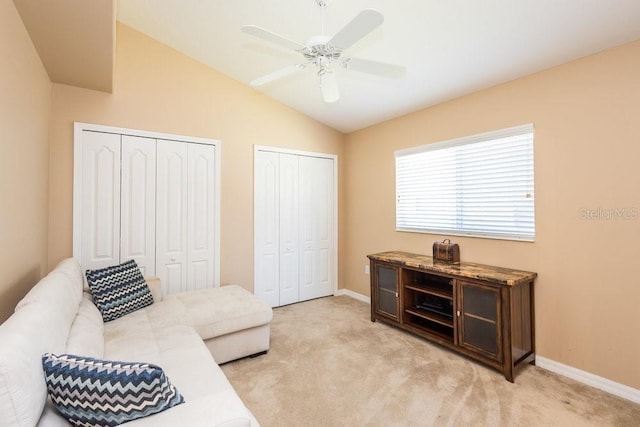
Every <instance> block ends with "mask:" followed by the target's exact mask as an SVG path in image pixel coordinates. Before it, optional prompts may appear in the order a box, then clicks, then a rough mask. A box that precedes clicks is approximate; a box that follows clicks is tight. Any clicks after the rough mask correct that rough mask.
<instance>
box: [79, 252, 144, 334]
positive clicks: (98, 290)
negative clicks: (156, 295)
mask: <svg viewBox="0 0 640 427" xmlns="http://www.w3.org/2000/svg"><path fill="white" fill-rule="evenodd" d="M86 275H87V283H88V284H89V288H90V289H91V293H92V294H93V302H94V303H95V304H96V306H97V307H98V309H99V310H100V313H102V319H103V320H104V321H105V322H109V321H111V320H115V319H117V318H119V317H122V316H124V315H125V314H128V313H131V312H134V311H136V310H139V309H141V308H143V307H146V306H148V305H151V304H153V296H152V295H151V291H150V290H149V286H147V282H145V281H144V277H142V273H141V272H140V269H139V268H138V264H136V262H135V261H134V260H129V261H127V262H125V263H123V264H120V265H114V266H111V267H107V268H101V269H99V270H87V272H86Z"/></svg>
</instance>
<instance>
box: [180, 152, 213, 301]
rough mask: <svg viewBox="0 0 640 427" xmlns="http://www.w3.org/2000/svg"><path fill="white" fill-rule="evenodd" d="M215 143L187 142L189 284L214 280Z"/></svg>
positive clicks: (203, 285) (192, 286) (198, 286)
mask: <svg viewBox="0 0 640 427" xmlns="http://www.w3.org/2000/svg"><path fill="white" fill-rule="evenodd" d="M214 171H215V147H213V146H210V145H200V144H188V176H187V182H188V194H187V196H188V209H187V212H188V220H187V288H188V289H189V290H193V289H204V288H208V287H212V286H213V283H214V242H215V235H214V232H215V228H214V226H215V224H214V214H215V212H214V206H215V205H214V202H215V176H214Z"/></svg>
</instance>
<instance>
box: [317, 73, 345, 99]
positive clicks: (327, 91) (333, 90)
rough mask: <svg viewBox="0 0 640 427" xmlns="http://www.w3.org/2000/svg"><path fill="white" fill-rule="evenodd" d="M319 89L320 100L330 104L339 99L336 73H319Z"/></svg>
mask: <svg viewBox="0 0 640 427" xmlns="http://www.w3.org/2000/svg"><path fill="white" fill-rule="evenodd" d="M320 89H321V90H322V98H323V99H324V102H326V103H331V102H336V101H337V100H338V99H340V90H339V89H338V81H337V80H336V73H334V72H333V71H325V72H323V73H321V74H320Z"/></svg>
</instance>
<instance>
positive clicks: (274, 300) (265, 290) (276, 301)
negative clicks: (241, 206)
mask: <svg viewBox="0 0 640 427" xmlns="http://www.w3.org/2000/svg"><path fill="white" fill-rule="evenodd" d="M253 191H254V216H255V218H254V246H255V247H254V253H255V255H254V263H253V268H254V293H255V295H256V296H257V297H258V298H260V299H262V300H264V301H265V302H267V303H269V304H270V305H271V306H272V307H278V306H279V305H280V203H279V200H280V154H278V153H271V152H265V151H257V152H256V153H255V159H254V190H253Z"/></svg>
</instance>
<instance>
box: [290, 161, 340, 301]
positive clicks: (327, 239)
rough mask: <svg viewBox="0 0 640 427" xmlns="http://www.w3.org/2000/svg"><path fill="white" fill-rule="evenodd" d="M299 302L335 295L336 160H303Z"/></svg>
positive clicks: (301, 167)
mask: <svg viewBox="0 0 640 427" xmlns="http://www.w3.org/2000/svg"><path fill="white" fill-rule="evenodd" d="M299 176H300V178H299V182H300V184H299V185H300V215H299V218H300V289H299V293H300V301H306V300H309V299H313V298H319V297H323V296H327V295H332V294H333V287H334V286H333V273H332V272H333V265H332V264H333V255H332V251H333V239H334V235H335V231H334V228H333V227H334V221H333V215H334V214H333V212H334V182H333V179H334V178H333V176H334V175H333V160H332V159H326V158H319V157H304V156H301V157H300V175H299Z"/></svg>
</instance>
